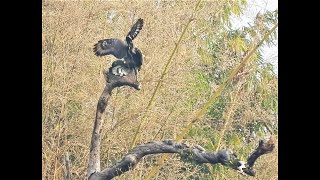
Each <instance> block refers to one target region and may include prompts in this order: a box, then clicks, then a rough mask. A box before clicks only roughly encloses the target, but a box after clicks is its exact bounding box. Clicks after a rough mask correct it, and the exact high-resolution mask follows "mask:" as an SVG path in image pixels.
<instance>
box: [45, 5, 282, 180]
mask: <svg viewBox="0 0 320 180" xmlns="http://www.w3.org/2000/svg"><path fill="white" fill-rule="evenodd" d="M195 5H196V1H161V0H156V1H124V0H123V1H53V0H43V4H42V34H43V36H42V58H43V59H42V179H50V180H51V179H64V169H65V167H64V161H63V156H64V154H65V152H67V151H68V152H69V153H70V159H71V173H72V179H82V178H83V177H84V176H85V174H86V168H87V161H88V154H89V146H90V139H91V133H92V128H93V122H94V118H95V112H96V105H97V101H98V98H99V96H100V95H101V93H102V91H103V88H104V86H105V80H104V77H103V74H102V71H103V69H106V68H108V67H110V65H111V63H112V62H113V61H114V60H115V58H114V57H112V56H104V57H96V56H95V55H94V53H93V52H92V48H93V44H95V43H96V42H97V41H98V40H101V39H105V38H111V37H114V38H120V39H124V37H125V36H126V34H127V33H128V31H129V29H130V28H131V25H132V24H133V23H134V22H135V21H136V20H137V19H138V18H143V19H144V22H145V24H144V27H143V30H142V31H141V33H140V34H139V35H138V37H137V38H136V39H135V42H134V43H135V46H137V47H139V49H141V50H142V52H143V54H144V64H143V66H142V70H141V71H140V74H139V79H140V82H141V83H142V90H140V91H135V90H133V89H132V88H129V87H121V88H117V89H115V90H114V91H113V94H112V98H111V99H110V101H109V105H108V106H107V109H106V112H105V116H104V117H103V118H104V124H103V129H102V142H101V146H102V147H101V148H102V149H101V166H102V168H106V167H108V166H111V165H112V164H114V163H116V162H117V161H119V160H121V158H122V156H123V155H124V154H126V153H127V152H128V150H130V145H131V143H132V141H133V137H134V134H135V133H136V131H137V127H138V124H139V123H140V122H141V120H142V117H143V116H145V117H146V122H145V123H143V124H142V127H141V129H140V135H139V136H138V139H137V142H136V143H137V144H140V143H146V142H148V141H153V140H163V139H168V138H169V139H174V138H176V136H177V135H178V134H180V133H181V130H182V129H184V128H185V127H186V126H187V125H188V124H189V123H190V122H191V120H192V118H191V117H192V116H193V114H194V112H195V111H197V110H198V109H200V108H201V107H202V106H203V104H204V103H206V102H207V100H208V99H209V97H211V96H212V95H213V94H214V93H215V92H216V90H217V88H218V87H219V86H220V85H221V83H222V82H224V81H225V80H226V78H227V77H228V76H229V75H230V72H231V71H232V70H233V69H234V68H235V67H236V66H237V65H238V64H240V62H241V61H242V60H243V57H244V56H245V55H246V53H247V52H248V51H249V50H250V49H252V47H253V46H254V45H255V44H257V42H258V41H259V40H260V39H261V38H262V36H263V35H264V34H266V32H268V31H269V30H270V29H271V28H272V27H273V25H274V24H275V23H277V22H278V11H277V10H275V11H268V10H261V12H259V13H258V14H257V15H256V16H255V19H254V20H253V23H250V24H247V25H246V26H243V27H240V28H233V27H232V25H231V17H232V16H241V14H242V13H243V11H244V10H245V9H246V8H248V6H250V4H248V3H247V0H210V1H202V2H201V3H200V6H199V9H198V11H197V12H196V14H195V16H194V17H195V19H194V20H193V21H192V22H191V23H190V25H189V27H188V28H187V31H186V33H185V35H184V36H183V39H182V41H181V43H180V44H179V46H178V49H177V52H176V53H175V55H174V56H173V61H172V63H171V64H170V66H169V69H168V73H167V74H166V75H165V77H164V79H163V81H162V84H161V86H160V88H159V90H158V92H157V94H156V95H155V99H154V102H153V103H152V105H151V107H150V110H149V111H148V112H146V107H147V104H148V102H149V101H150V98H151V95H152V93H153V91H154V89H155V86H156V84H157V82H158V81H159V78H160V76H161V73H162V71H163V69H164V67H165V65H166V63H167V61H168V59H169V56H170V54H171V53H172V51H173V49H174V47H175V44H176V43H177V41H178V39H179V37H180V36H181V34H182V31H183V29H184V28H185V26H186V24H187V22H188V20H189V18H190V16H191V14H192V13H193V12H194V8H195ZM276 41H277V33H276V32H275V33H272V35H271V36H270V37H269V38H268V39H267V41H266V42H265V43H264V45H266V46H274V45H275V42H276ZM262 54H263V52H262V49H261V48H258V50H257V51H256V52H255V53H254V55H252V56H251V57H250V61H249V63H248V64H246V65H245V66H244V68H242V69H241V70H240V72H239V73H238V74H237V75H236V77H234V78H233V80H232V82H231V83H230V84H228V85H227V86H226V88H225V89H224V90H223V92H222V94H221V96H219V97H218V98H217V99H216V101H215V102H214V103H213V104H212V105H211V106H210V108H209V109H208V111H207V112H206V114H205V116H204V117H203V118H202V119H201V121H199V122H197V123H196V124H194V125H193V126H192V128H191V130H190V131H189V132H188V134H187V135H186V136H185V137H184V139H183V142H186V143H189V144H199V145H201V146H203V147H204V148H205V149H206V150H208V151H217V150H220V149H224V148H231V149H233V150H234V151H235V152H236V153H237V155H238V157H240V158H241V159H243V160H245V158H246V157H247V156H248V155H249V154H250V152H252V150H253V149H254V148H255V147H256V146H257V143H258V141H259V140H260V139H264V138H268V137H270V136H272V137H274V139H275V142H276V148H275V150H274V151H273V152H272V153H271V154H268V155H265V156H262V157H261V159H259V160H258V161H257V163H256V164H255V166H256V170H257V175H256V177H243V176H241V175H239V173H236V172H235V171H234V170H230V169H228V168H225V167H223V166H221V165H216V166H214V167H211V166H210V165H202V166H199V165H194V164H185V163H182V162H180V161H179V157H178V156H173V157H172V158H170V159H169V160H168V161H166V163H165V166H163V167H162V168H160V171H158V172H157V173H156V176H154V177H153V178H152V179H278V155H277V153H278V150H277V142H278V141H277V139H278V76H277V74H276V73H275V68H274V66H273V65H272V64H271V63H270V62H266V61H265V59H264V58H263V55H262ZM158 157H159V155H155V156H147V157H146V158H144V159H143V160H142V161H141V162H140V163H139V164H138V166H137V168H136V169H135V170H133V171H129V172H127V173H125V174H123V175H121V176H120V177H117V178H115V179H144V178H145V176H146V175H147V174H148V173H149V172H150V170H151V168H152V166H153V165H154V164H155V162H156V160H157V159H158Z"/></svg>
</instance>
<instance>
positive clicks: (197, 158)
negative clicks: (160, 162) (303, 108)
mask: <svg viewBox="0 0 320 180" xmlns="http://www.w3.org/2000/svg"><path fill="white" fill-rule="evenodd" d="M273 149H274V143H273V141H272V140H271V139H270V140H269V141H268V142H265V141H262V140H261V141H260V142H259V146H258V147H257V148H256V149H255V151H253V153H252V154H251V155H250V156H249V157H248V159H247V162H243V161H240V160H239V159H238V158H237V156H236V155H235V154H234V153H233V151H232V150H230V149H226V150H221V151H218V152H207V151H205V149H204V148H202V147H201V146H199V145H195V146H189V145H187V144H184V143H177V142H174V141H173V140H170V139H167V140H164V141H154V142H149V143H146V144H141V145H138V146H136V147H135V148H133V149H132V150H130V151H129V152H128V153H127V154H126V155H125V156H124V158H123V159H122V160H121V161H120V162H118V163H117V164H115V165H114V166H112V167H110V168H106V169H104V170H103V171H101V172H96V173H94V174H92V175H91V176H90V177H89V179H90V180H108V179H112V178H114V177H116V176H119V175H121V174H123V173H124V172H126V171H129V170H130V169H134V168H135V167H136V166H137V164H138V163H139V161H140V160H141V159H142V158H143V157H144V156H146V155H150V154H160V153H177V154H178V155H179V156H180V157H181V160H182V161H185V162H194V163H196V164H203V163H210V164H212V165H214V164H218V163H220V164H222V165H224V166H227V167H230V168H232V169H235V170H237V171H238V172H239V173H241V174H244V175H250V176H254V175H255V170H254V168H253V164H254V163H255V161H256V160H257V159H258V157H260V156H261V155H264V154H267V153H270V152H271V151H272V150H273Z"/></svg>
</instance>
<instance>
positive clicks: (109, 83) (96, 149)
mask: <svg viewBox="0 0 320 180" xmlns="http://www.w3.org/2000/svg"><path fill="white" fill-rule="evenodd" d="M118 70H119V71H121V76H120V75H118ZM103 73H104V77H105V79H106V86H105V88H104V90H103V92H102V94H101V96H100V98H99V101H98V105H97V112H96V119H95V122H94V127H93V132H92V137H91V145H90V154H89V162H88V171H87V178H88V177H90V175H91V174H93V173H96V172H99V171H100V140H101V128H102V123H103V119H102V114H103V112H104V111H105V109H106V107H107V104H108V100H109V99H110V97H111V92H112V90H113V89H114V88H115V87H120V86H130V87H133V88H135V89H136V90H140V88H141V87H140V83H139V82H138V80H137V73H136V71H135V70H134V69H128V68H126V67H125V66H123V63H121V62H120V60H118V61H115V62H114V63H113V64H112V67H110V68H109V69H108V70H105V71H104V72H103ZM123 74H125V75H123ZM90 179H91V178H90Z"/></svg>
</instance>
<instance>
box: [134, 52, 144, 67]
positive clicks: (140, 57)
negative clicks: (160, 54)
mask: <svg viewBox="0 0 320 180" xmlns="http://www.w3.org/2000/svg"><path fill="white" fill-rule="evenodd" d="M132 57H133V59H134V60H135V62H136V63H137V67H138V69H139V70H140V67H141V65H142V63H143V55H142V52H141V50H140V49H138V48H136V47H135V48H133V49H132Z"/></svg>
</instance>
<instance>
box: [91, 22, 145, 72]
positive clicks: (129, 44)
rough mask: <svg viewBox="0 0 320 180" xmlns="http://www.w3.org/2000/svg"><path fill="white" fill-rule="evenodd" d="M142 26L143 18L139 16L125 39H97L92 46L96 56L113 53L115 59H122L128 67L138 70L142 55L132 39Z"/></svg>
mask: <svg viewBox="0 0 320 180" xmlns="http://www.w3.org/2000/svg"><path fill="white" fill-rule="evenodd" d="M142 27H143V19H141V18H139V19H138V20H137V21H136V23H134V25H133V26H132V27H131V30H130V31H129V32H128V34H127V36H126V38H125V40H124V41H123V40H121V39H116V38H109V39H103V40H100V41H98V43H96V44H95V45H94V47H93V52H94V53H95V55H96V56H105V55H113V56H114V57H116V58H117V59H120V60H123V61H124V63H123V64H121V65H124V66H125V67H127V68H128V69H134V70H135V72H136V70H138V71H140V69H141V66H142V63H143V57H142V52H141V50H140V49H138V48H136V47H134V45H133V40H134V39H135V38H136V37H137V35H138V34H139V32H140V31H141V30H142Z"/></svg>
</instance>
